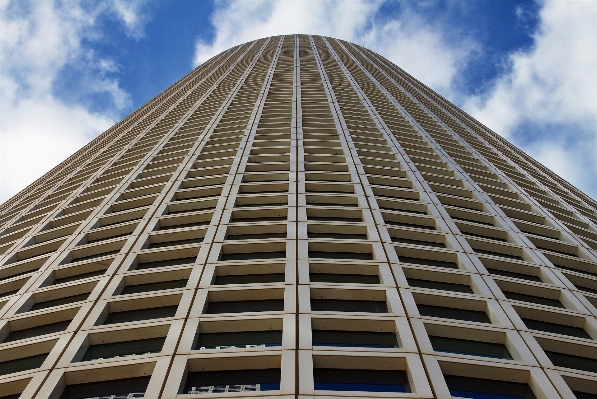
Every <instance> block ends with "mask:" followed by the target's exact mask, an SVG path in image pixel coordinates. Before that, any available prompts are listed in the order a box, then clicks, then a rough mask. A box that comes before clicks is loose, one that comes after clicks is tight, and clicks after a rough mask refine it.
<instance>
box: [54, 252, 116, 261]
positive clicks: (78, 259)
mask: <svg viewBox="0 0 597 399" xmlns="http://www.w3.org/2000/svg"><path fill="white" fill-rule="evenodd" d="M118 252H120V250H114V251H108V252H102V253H101V254H93V255H89V256H83V257H81V258H76V259H73V260H71V261H70V262H66V263H73V262H81V261H84V260H90V259H95V258H101V257H102V256H108V255H114V254H117V253H118Z"/></svg>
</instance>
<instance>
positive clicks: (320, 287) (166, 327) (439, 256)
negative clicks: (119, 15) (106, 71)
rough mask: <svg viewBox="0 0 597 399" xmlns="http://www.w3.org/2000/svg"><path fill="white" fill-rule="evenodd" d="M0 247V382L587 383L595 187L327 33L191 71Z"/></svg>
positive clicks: (511, 390)
mask: <svg viewBox="0 0 597 399" xmlns="http://www.w3.org/2000/svg"><path fill="white" fill-rule="evenodd" d="M0 254H1V255H0V398H17V397H18V398H22V399H24V398H40V399H41V398H44V399H45V398H69V399H72V398H92V397H102V398H103V397H105V398H133V397H142V396H145V397H146V398H158V397H159V398H191V397H205V398H207V397H219V398H222V397H239V396H243V395H245V396H259V397H262V396H268V397H269V396H283V397H286V398H291V397H292V398H298V397H301V398H312V397H315V396H322V397H323V396H327V397H342V396H344V397H416V398H433V397H435V398H449V397H450V396H451V395H452V396H454V397H469V398H481V397H482V398H538V399H548V398H549V399H551V398H560V397H563V398H574V397H576V398H597V341H596V340H597V318H596V316H597V308H596V306H597V203H596V202H595V201H594V200H593V199H591V198H589V197H588V196H586V195H585V194H583V193H582V192H580V191H579V190H577V189H576V188H574V187H573V186H571V185H570V184H568V183H567V182H566V181H564V180H562V179H561V178H560V177H558V176H556V175H555V174H553V173H552V172H551V171H549V170H548V169H546V168H545V167H544V166H542V165H541V164H539V163H537V162H536V161H535V160H533V159H531V158H530V157H528V156H527V155H526V154H524V153H523V152H522V151H520V150H519V149H517V148H516V147H514V146H513V145H511V144H510V143H508V142H507V141H505V140H504V139H502V138H501V137H500V136H498V135H496V134H495V133H493V132H491V131H490V130H489V129H488V128H486V127H485V126H483V125H481V124H480V123H479V122H477V121H476V120H474V119H473V118H471V117H470V116H468V115H466V114H465V113H464V112H462V111H461V110H460V109H458V108H457V107H455V106H454V105H452V104H451V103H449V102H448V101H447V100H445V99H444V98H442V97H441V96H439V95H438V94H436V93H434V92H433V91H431V90H430V89H429V88H427V87H425V86H424V85H423V84H421V83H420V82H418V81H417V80H415V79H414V78H413V77H412V76H410V75H408V74H407V73H405V72H404V71H403V70H401V69H400V68H398V67H397V66H395V65H393V64H392V63H390V62H389V61H387V60H386V59H384V58H383V57H380V56H379V55H377V54H375V53H373V52H371V51H369V50H367V49H364V48H362V47H359V46H356V45H353V44H351V43H347V42H344V41H338V40H336V39H331V38H324V37H319V36H307V35H296V36H293V35H289V36H278V37H270V38H266V39H260V40H256V41H254V42H250V43H247V44H243V45H240V46H237V47H235V48H232V49H230V50H228V51H225V52H224V53H222V54H220V55H218V56H216V57H214V58H213V59H211V60H210V61H208V62H206V63H205V64H203V65H202V66H200V67H199V68H197V69H195V70H194V71H193V72H191V73H190V74H188V75H187V76H185V77H184V78H182V79H181V80H180V81H178V82H176V83H175V84H174V85H172V86H171V87H170V88H168V89H167V90H166V91H164V92H163V93H161V94H160V95H158V96H157V97H155V98H154V99H152V100H151V101H149V102H148V103H147V104H145V105H144V106H142V107H141V108H140V109H139V110H137V111H135V112H134V113H133V114H131V115H130V116H128V117H126V118H125V119H124V120H123V121H121V122H119V123H118V124H116V125H115V126H114V127H112V128H111V129H109V130H108V131H106V132H105V133H104V134H102V135H101V136H99V137H97V138H96V139H95V140H93V141H92V142H91V143H89V144H88V145H87V146H85V147H84V148H83V149H81V150H80V151H79V152H77V153H76V154H74V155H73V156H71V157H70V158H69V159H67V160H66V161H64V162H63V163H62V164H60V165H58V166H57V167H56V168H54V169H53V170H51V171H50V172H49V173H47V174H46V175H45V176H43V177H42V178H40V179H39V180H38V181H36V182H35V183H33V184H32V185H30V186H29V187H27V188H26V189H25V190H23V191H22V192H21V193H19V194H17V195H16V196H15V197H14V198H12V199H10V200H8V201H7V202H6V203H5V204H3V205H2V206H1V207H0ZM19 395H20V396H19ZM111 395H115V396H111ZM484 395H485V396H484ZM487 395H495V396H487Z"/></svg>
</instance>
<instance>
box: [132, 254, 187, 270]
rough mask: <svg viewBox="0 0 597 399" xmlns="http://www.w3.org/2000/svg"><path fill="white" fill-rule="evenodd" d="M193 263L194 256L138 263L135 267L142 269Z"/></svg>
mask: <svg viewBox="0 0 597 399" xmlns="http://www.w3.org/2000/svg"><path fill="white" fill-rule="evenodd" d="M193 263H195V257H194V256H193V257H191V258H179V259H168V260H158V261H156V262H146V263H139V264H138V265H137V267H136V268H135V269H136V270H143V269H152V268H154V267H165V266H175V265H187V264H193Z"/></svg>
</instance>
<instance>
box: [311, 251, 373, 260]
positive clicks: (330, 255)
mask: <svg viewBox="0 0 597 399" xmlns="http://www.w3.org/2000/svg"><path fill="white" fill-rule="evenodd" d="M309 258H325V259H358V260H373V255H372V254H370V253H362V252H361V253H357V252H323V251H309Z"/></svg>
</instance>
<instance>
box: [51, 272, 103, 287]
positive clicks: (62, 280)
mask: <svg viewBox="0 0 597 399" xmlns="http://www.w3.org/2000/svg"><path fill="white" fill-rule="evenodd" d="M105 272H106V271H105V270H103V269H102V270H96V271H93V272H88V273H82V274H76V275H74V276H68V277H63V278H57V279H55V280H54V282H53V283H52V284H62V283H70V282H71V281H76V280H82V279H84V278H90V277H97V276H101V275H103V274H104V273H105Z"/></svg>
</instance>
